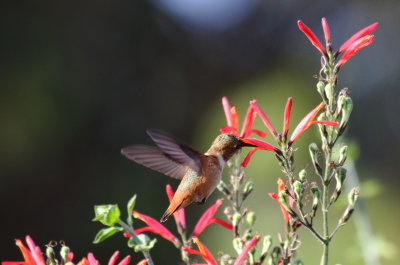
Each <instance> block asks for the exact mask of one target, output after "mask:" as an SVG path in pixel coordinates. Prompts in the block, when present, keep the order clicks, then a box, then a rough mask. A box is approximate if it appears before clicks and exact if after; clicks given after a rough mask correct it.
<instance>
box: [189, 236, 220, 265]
mask: <svg viewBox="0 0 400 265" xmlns="http://www.w3.org/2000/svg"><path fill="white" fill-rule="evenodd" d="M193 242H194V243H195V244H196V245H197V247H198V249H199V251H197V250H194V249H191V248H188V247H183V248H182V250H183V251H186V252H188V253H190V254H195V255H200V256H202V257H203V259H204V260H205V261H206V262H207V264H208V265H217V264H218V263H217V261H216V260H215V258H214V257H213V255H212V254H211V252H210V251H209V250H208V248H207V247H206V246H205V245H203V243H201V241H200V240H199V239H198V238H197V237H193Z"/></svg>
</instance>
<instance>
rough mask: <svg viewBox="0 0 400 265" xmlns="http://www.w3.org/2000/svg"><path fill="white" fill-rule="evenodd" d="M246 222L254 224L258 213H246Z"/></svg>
mask: <svg viewBox="0 0 400 265" xmlns="http://www.w3.org/2000/svg"><path fill="white" fill-rule="evenodd" d="M246 222H247V223H248V224H249V225H250V226H253V225H254V223H255V222H256V214H255V213H254V212H249V213H248V214H247V215H246Z"/></svg>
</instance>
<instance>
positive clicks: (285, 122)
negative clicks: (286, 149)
mask: <svg viewBox="0 0 400 265" xmlns="http://www.w3.org/2000/svg"><path fill="white" fill-rule="evenodd" d="M292 104H293V99H292V98H288V100H287V102H286V107H285V113H284V114H283V135H284V136H285V139H286V135H287V134H288V131H289V124H290V113H291V111H292Z"/></svg>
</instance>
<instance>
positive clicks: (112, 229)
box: [93, 226, 122, 244]
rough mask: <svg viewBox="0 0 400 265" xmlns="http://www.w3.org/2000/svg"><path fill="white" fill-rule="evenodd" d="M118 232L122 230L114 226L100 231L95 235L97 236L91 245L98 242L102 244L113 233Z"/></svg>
mask: <svg viewBox="0 0 400 265" xmlns="http://www.w3.org/2000/svg"><path fill="white" fill-rule="evenodd" d="M120 231H122V228H121V227H115V226H112V227H108V228H104V229H101V230H100V231H99V232H98V233H97V235H96V236H95V238H94V240H93V243H94V244H98V243H100V242H103V241H104V240H106V239H107V238H109V237H110V236H112V235H114V234H115V233H117V232H120Z"/></svg>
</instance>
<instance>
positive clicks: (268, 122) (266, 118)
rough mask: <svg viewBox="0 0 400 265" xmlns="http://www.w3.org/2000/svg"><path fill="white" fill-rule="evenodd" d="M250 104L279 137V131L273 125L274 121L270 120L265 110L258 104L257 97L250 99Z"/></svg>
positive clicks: (276, 137)
mask: <svg viewBox="0 0 400 265" xmlns="http://www.w3.org/2000/svg"><path fill="white" fill-rule="evenodd" d="M250 106H251V107H253V109H254V110H255V112H257V114H258V116H260V118H261V120H262V121H263V122H264V124H265V126H266V127H267V129H268V130H269V131H270V132H271V133H272V135H273V136H274V137H275V139H278V133H277V132H276V130H275V128H274V126H272V123H271V122H270V121H269V119H268V117H267V115H265V113H264V111H263V110H262V109H261V108H260V107H259V106H258V105H257V101H256V100H255V99H254V100H252V101H250Z"/></svg>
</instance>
